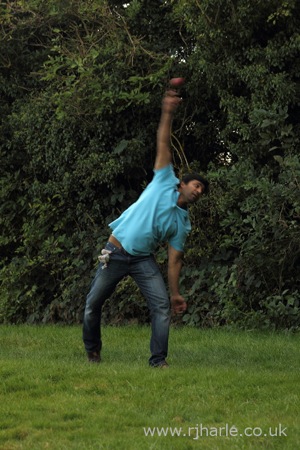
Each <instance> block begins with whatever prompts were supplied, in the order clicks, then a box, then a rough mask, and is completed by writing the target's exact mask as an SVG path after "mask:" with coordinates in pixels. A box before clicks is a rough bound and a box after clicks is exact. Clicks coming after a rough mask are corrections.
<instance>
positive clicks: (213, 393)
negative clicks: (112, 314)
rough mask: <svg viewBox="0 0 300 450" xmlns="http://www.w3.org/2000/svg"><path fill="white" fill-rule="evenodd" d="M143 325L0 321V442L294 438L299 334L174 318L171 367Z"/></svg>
mask: <svg viewBox="0 0 300 450" xmlns="http://www.w3.org/2000/svg"><path fill="white" fill-rule="evenodd" d="M149 336H150V329H149V327H138V326H130V327H120V328H117V327H106V328H104V330H103V341H104V348H103V352H102V357H103V362H102V363H101V364H100V365H97V364H88V363H87V362H86V358H85V354H84V351H83V346H82V343H81V328H80V327H77V326H74V327H61V326H4V325H2V326H0V342H1V344H0V345H1V347H0V352H1V353H0V373H1V391H0V449H4V450H11V449H28V450H35V449H51V450H52V449H55V450H56V449H57V450H63V449H66V450H68V449H78V450H79V449H81V450H84V449H122V450H123V449H129V450H130V449H137V450H138V449H170V450H171V449H172V450H173V449H175V450H176V449H180V450H182V449H194V448H195V449H196V448H198V449H199V448H201V449H238V450H240V449H291V450H295V449H298V448H300V424H299V417H300V414H299V413H300V406H299V404H300V403H299V392H300V383H299V375H300V372H299V366H300V358H299V344H300V335H299V334H297V335H290V334H284V333H259V332H242V331H229V330H222V329H217V330H199V329H194V328H189V327H186V328H172V329H171V335H170V357H169V359H168V361H169V363H170V368H169V369H166V370H161V369H152V368H149V367H148V357H149V350H148V348H149Z"/></svg>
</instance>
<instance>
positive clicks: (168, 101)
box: [154, 90, 181, 170]
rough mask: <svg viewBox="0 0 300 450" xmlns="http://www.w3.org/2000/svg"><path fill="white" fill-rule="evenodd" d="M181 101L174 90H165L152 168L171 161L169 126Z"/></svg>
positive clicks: (162, 165)
mask: <svg viewBox="0 0 300 450" xmlns="http://www.w3.org/2000/svg"><path fill="white" fill-rule="evenodd" d="M180 103H181V98H180V97H179V96H178V93H177V92H176V91H175V90H169V91H167V92H166V94H165V96H164V98H163V101H162V110H161V117H160V122H159V125H158V130H157V150H156V159H155V164H154V169H156V170H157V169H162V168H163V167H165V166H167V165H168V164H170V163H171V162H172V150H171V128H172V121H173V116H174V113H175V111H176V109H177V108H178V105H179V104H180Z"/></svg>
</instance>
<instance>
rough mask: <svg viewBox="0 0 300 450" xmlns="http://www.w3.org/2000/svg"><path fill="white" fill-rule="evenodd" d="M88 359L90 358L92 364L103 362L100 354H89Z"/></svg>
mask: <svg viewBox="0 0 300 450" xmlns="http://www.w3.org/2000/svg"><path fill="white" fill-rule="evenodd" d="M87 357H88V360H89V362H91V363H99V362H100V361H101V357H100V353H99V352H88V353H87Z"/></svg>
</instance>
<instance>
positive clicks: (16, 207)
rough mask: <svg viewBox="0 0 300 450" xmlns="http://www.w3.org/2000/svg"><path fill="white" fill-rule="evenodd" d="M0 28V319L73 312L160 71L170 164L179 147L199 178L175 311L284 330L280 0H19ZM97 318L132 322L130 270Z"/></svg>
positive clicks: (298, 235)
mask: <svg viewBox="0 0 300 450" xmlns="http://www.w3.org/2000/svg"><path fill="white" fill-rule="evenodd" d="M0 23H1V28H0V36H1V51H0V94H1V104H0V117H1V119H0V164H1V177H0V195H1V202H0V205H1V206H0V223H1V236H0V246H1V255H2V258H1V266H0V283H1V297H0V321H1V322H24V321H27V322H34V323H35V322H41V321H43V322H57V321H62V322H65V323H74V322H79V321H80V320H81V316H82V310H83V306H84V299H85V295H86V292H87V290H88V285H89V283H90V280H91V278H92V277H93V274H94V271H95V264H96V256H97V254H98V253H99V251H100V250H101V248H102V246H103V244H104V243H105V241H106V239H107V236H108V233H109V230H108V227H107V225H108V223H109V222H110V221H111V220H113V219H114V218H115V217H116V216H117V215H118V214H119V213H120V212H121V211H123V210H124V209H125V208H126V207H127V206H128V205H129V204H131V203H132V202H133V201H134V200H135V199H136V198H137V197H138V195H139V194H140V192H141V191H142V189H143V187H144V186H145V183H146V182H148V181H150V180H151V177H152V167H153V161H154V158H155V132H156V128H157V123H158V118H159V113H160V99H161V95H162V93H163V90H164V88H165V86H166V84H167V80H168V79H169V78H170V77H171V76H173V75H174V76H185V77H186V80H187V82H186V86H185V89H183V91H182V96H183V98H184V102H183V107H182V108H181V110H180V111H179V112H178V115H177V117H176V120H175V121H174V130H173V131H174V140H173V144H174V164H175V167H176V170H177V171H178V173H179V174H181V173H182V172H183V171H185V170H186V169H187V168H186V167H184V165H185V158H186V159H187V160H188V161H189V166H190V167H191V168H193V169H195V170H200V171H202V172H206V175H207V177H208V178H209V179H210V182H211V192H210V195H209V196H207V197H205V198H203V200H202V201H201V203H200V204H198V205H195V206H193V208H192V209H191V217H192V222H193V232H192V234H191V236H190V238H189V241H188V243H187V250H186V256H185V267H184V271H183V273H182V280H181V282H182V288H183V290H185V293H186V295H187V297H188V300H189V305H190V306H189V311H188V313H187V314H186V315H185V316H184V317H183V321H184V322H185V323H188V324H194V325H197V326H216V325H222V324H238V325H239V326H247V327H256V326H257V327H280V328H292V329H296V328H298V327H299V316H300V315H299V292H300V286H299V276H298V273H299V263H300V256H299V248H300V245H299V244H300V231H299V221H300V205H299V183H300V162H299V137H300V128H299V120H298V117H299V104H300V102H299V58H298V55H299V49H300V38H299V32H298V30H299V24H300V17H299V8H298V7H297V3H296V1H295V0H286V1H281V0H272V1H269V2H264V3H263V2H259V4H258V3H257V2H251V1H250V0H240V1H239V2H229V1H227V0H203V1H201V2H199V1H196V0H195V1H193V0H190V1H186V0H178V1H176V2H175V1H172V0H170V1H166V2H161V1H158V0H157V1H156V0H155V1H153V2H147V1H141V0H140V1H139V0H134V1H130V2H128V3H127V4H126V6H124V4H123V2H121V1H105V0H103V1H93V0H91V1H89V2H83V1H80V0H77V1H72V2H71V1H67V2H62V1H59V0H51V1H50V2H43V1H40V0H30V1H27V2H23V1H19V2H9V3H7V4H4V3H3V4H1V14H0ZM182 151H183V152H184V155H183V153H182ZM158 259H159V263H160V264H161V267H162V270H163V273H164V275H166V274H165V270H166V254H165V249H164V248H161V249H159V252H158ZM104 318H105V320H106V321H115V322H118V323H120V322H122V321H124V322H130V321H132V320H138V321H140V322H142V323H145V322H147V321H148V320H149V318H148V314H147V310H146V307H145V303H144V301H143V300H142V298H141V296H140V294H139V292H138V291H137V289H136V288H135V286H134V284H133V283H132V282H131V281H129V280H125V281H124V282H123V283H122V284H121V285H120V286H119V288H118V291H117V292H116V294H115V296H114V297H113V299H112V301H111V302H110V303H109V304H108V305H107V310H106V313H105V317H104Z"/></svg>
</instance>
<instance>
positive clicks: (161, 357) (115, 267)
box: [83, 242, 170, 366]
mask: <svg viewBox="0 0 300 450" xmlns="http://www.w3.org/2000/svg"><path fill="white" fill-rule="evenodd" d="M105 248H106V249H107V250H110V251H111V252H112V253H111V255H110V260H109V262H108V265H107V267H105V268H103V264H102V263H101V264H100V265H99V267H98V270H97V273H96V276H95V278H94V280H93V282H92V285H91V288H90V292H89V293H88V295H87V299H86V306H85V311H84V318H83V342H84V345H85V349H86V351H87V352H94V351H98V352H100V351H101V348H102V341H101V311H102V306H103V304H104V302H105V300H106V299H108V298H109V297H110V295H111V294H112V293H113V291H114V289H115V288H116V286H117V284H118V282H119V281H121V280H122V278H124V277H125V276H127V275H130V276H131V277H132V278H133V279H134V281H135V282H136V283H137V285H138V287H139V288H140V290H141V292H142V294H143V296H144V297H145V298H146V301H147V305H148V308H149V310H150V316H151V331H152V332H151V341H150V352H151V357H150V359H149V364H150V365H151V366H155V365H158V364H160V363H161V362H163V361H165V358H166V356H167V353H168V340H169V327H170V300H169V296H168V293H167V290H166V286H165V283H164V280H163V277H162V275H161V273H160V270H159V268H158V266H157V264H156V262H155V259H154V257H153V255H150V256H132V255H129V253H126V252H125V251H124V250H123V249H119V248H118V247H115V246H114V245H113V244H112V243H111V242H108V243H107V244H106V246H105Z"/></svg>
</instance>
